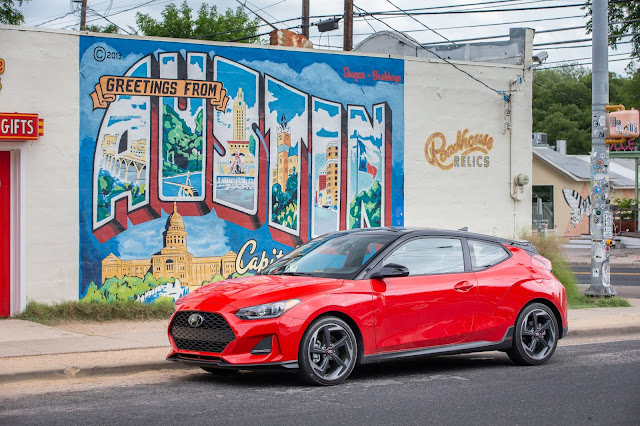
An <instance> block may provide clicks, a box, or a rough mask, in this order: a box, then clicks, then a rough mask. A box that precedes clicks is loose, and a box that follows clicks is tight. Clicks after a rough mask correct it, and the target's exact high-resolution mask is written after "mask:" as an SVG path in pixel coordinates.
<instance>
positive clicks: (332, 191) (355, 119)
mask: <svg viewBox="0 0 640 426" xmlns="http://www.w3.org/2000/svg"><path fill="white" fill-rule="evenodd" d="M403 76H404V65H403V61H401V60H395V59H383V58H367V57H357V56H352V55H338V54H335V55H333V54H326V53H325V54H321V53H314V52H302V51H295V52H294V51H284V50H275V49H269V48H255V47H227V46H212V45H201V44H187V43H168V42H158V41H144V40H124V39H113V38H97V37H88V36H82V37H80V87H79V89H80V159H79V169H80V172H79V173H80V174H79V176H80V180H79V186H80V188H79V190H80V284H79V298H80V299H81V300H83V301H105V302H110V301H115V300H125V299H130V300H138V301H142V302H154V301H157V300H162V298H167V297H168V298H172V299H174V300H175V299H177V298H178V297H180V296H182V295H184V294H187V293H188V292H189V291H190V290H191V289H193V288H195V287H198V286H201V285H203V284H206V283H210V282H214V281H219V280H222V279H226V278H230V277H237V276H242V275H245V274H253V273H255V272H257V271H258V270H259V269H261V268H263V267H264V266H266V265H268V264H269V263H270V262H273V261H274V260H275V259H277V258H279V257H281V256H282V255H283V254H284V253H286V252H287V251H289V250H290V249H291V248H292V247H294V246H296V245H298V244H301V243H303V242H306V241H308V240H309V239H311V238H313V237H315V236H319V235H322V234H325V233H327V232H332V231H336V230H341V229H352V228H360V227H377V226H392V225H395V226H400V225H403V216H404V215H403V212H404V187H403V180H404V164H403V158H404V146H403V137H404V111H403V104H404V84H403Z"/></svg>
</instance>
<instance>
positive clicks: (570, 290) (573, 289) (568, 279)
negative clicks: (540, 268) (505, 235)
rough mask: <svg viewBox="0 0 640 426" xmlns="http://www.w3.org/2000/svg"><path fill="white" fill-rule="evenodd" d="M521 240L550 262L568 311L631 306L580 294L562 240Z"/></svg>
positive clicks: (532, 237) (622, 301) (528, 237)
mask: <svg viewBox="0 0 640 426" xmlns="http://www.w3.org/2000/svg"><path fill="white" fill-rule="evenodd" d="M521 238H522V239H525V240H528V241H531V243H533V245H534V246H535V247H536V248H537V249H538V252H539V253H540V255H541V256H544V257H546V258H547V259H549V260H550V261H551V264H552V265H553V275H555V276H556V278H557V279H558V281H560V282H561V283H562V285H563V286H564V289H565V291H566V292H567V303H568V305H569V309H580V308H604V307H628V306H631V305H630V304H629V302H628V301H627V300H625V299H621V298H619V297H588V296H585V295H584V294H582V293H581V292H580V289H579V288H578V280H577V278H576V276H575V274H574V273H573V271H572V270H571V267H570V265H569V263H568V262H567V260H566V259H565V258H564V255H563V254H562V250H561V244H562V240H560V239H556V238H553V237H547V238H545V237H544V236H541V235H531V234H525V235H522V236H521Z"/></svg>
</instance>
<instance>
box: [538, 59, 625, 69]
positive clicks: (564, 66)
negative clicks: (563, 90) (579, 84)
mask: <svg viewBox="0 0 640 426" xmlns="http://www.w3.org/2000/svg"><path fill="white" fill-rule="evenodd" d="M629 60H634V58H631V57H629V58H620V59H612V60H610V61H609V62H619V61H629ZM584 65H591V62H584V63H581V64H565V65H555V66H553V67H544V68H536V70H537V71H544V70H552V69H556V68H568V67H581V66H584Z"/></svg>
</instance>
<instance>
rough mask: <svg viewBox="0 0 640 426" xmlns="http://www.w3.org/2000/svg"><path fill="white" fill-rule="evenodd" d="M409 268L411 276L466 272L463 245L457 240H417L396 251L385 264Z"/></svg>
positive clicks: (408, 242)
mask: <svg viewBox="0 0 640 426" xmlns="http://www.w3.org/2000/svg"><path fill="white" fill-rule="evenodd" d="M389 263H397V264H399V265H403V266H406V267H407V268H409V275H428V274H447V273H452V272H464V256H463V254H462V243H461V241H460V240H459V239H457V238H435V237H433V238H417V239H414V240H411V241H407V242H406V243H405V244H403V245H401V246H400V247H398V248H397V249H396V250H394V252H393V253H391V255H390V256H389V257H388V258H387V259H386V260H385V261H384V264H385V265H386V264H389Z"/></svg>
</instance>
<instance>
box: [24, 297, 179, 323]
mask: <svg viewBox="0 0 640 426" xmlns="http://www.w3.org/2000/svg"><path fill="white" fill-rule="evenodd" d="M173 311H174V303H173V299H171V298H167V297H164V298H161V297H159V298H158V299H157V300H156V302H155V303H137V302H133V301H130V300H127V301H122V302H115V303H99V302H93V303H83V302H80V301H75V302H62V303H56V304H52V305H48V304H45V303H38V302H29V303H27V307H26V308H25V310H24V312H22V313H21V314H18V315H16V316H15V317H14V318H16V319H22V320H26V321H34V322H38V323H41V324H48V325H52V324H57V323H61V322H66V321H113V320H126V321H132V320H133V321H145V320H150V319H168V318H169V317H170V316H171V314H172V313H173Z"/></svg>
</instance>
